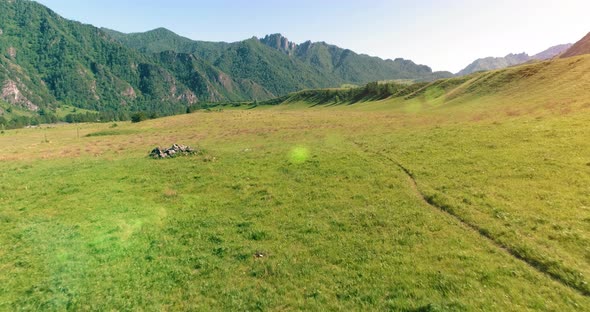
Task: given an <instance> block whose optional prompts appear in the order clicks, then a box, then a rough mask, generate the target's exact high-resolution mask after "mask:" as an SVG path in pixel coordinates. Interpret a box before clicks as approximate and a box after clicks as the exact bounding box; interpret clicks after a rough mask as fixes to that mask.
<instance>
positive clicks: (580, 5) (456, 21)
mask: <svg viewBox="0 0 590 312" xmlns="http://www.w3.org/2000/svg"><path fill="white" fill-rule="evenodd" d="M38 2H39V3H42V4H44V5H46V6H47V7H49V8H50V9H52V10H54V11H56V12H57V13H58V14H60V15H62V16H64V17H65V18H68V19H72V20H76V21H80V22H83V23H88V24H92V25H95V26H97V27H106V28H110V29H114V30H117V31H122V32H126V33H128V32H144V31H148V30H151V29H155V28H158V27H165V28H167V29H170V30H171V31H174V32H175V33H177V34H179V35H181V36H185V37H188V38H190V39H194V40H204V41H226V42H234V41H239V40H244V39H247V38H251V37H252V36H257V37H264V36H265V35H267V34H273V33H281V34H283V35H284V36H285V37H287V38H289V40H291V41H293V42H296V43H301V42H304V41H307V40H311V41H325V42H328V43H330V44H335V45H337V46H340V47H342V48H347V49H351V50H353V51H355V52H357V53H362V54H368V55H371V56H378V57H381V58H383V59H395V58H400V57H401V58H404V59H410V60H412V61H414V62H416V63H418V64H424V65H428V66H430V67H432V68H433V70H437V71H438V70H448V71H451V72H453V73H456V72H458V71H459V70H461V69H463V68H464V67H465V66H467V65H468V64H469V63H471V62H472V61H473V60H475V59H477V58H482V57H488V56H494V57H500V56H505V55H506V54H509V53H521V52H526V53H528V54H530V55H533V54H536V53H538V52H541V51H543V50H545V49H547V48H549V47H550V46H554V45H557V44H564V43H574V42H576V41H577V40H579V39H580V38H582V37H583V36H584V35H585V34H586V33H588V32H589V31H590V22H589V21H588V20H587V19H586V17H585V14H586V12H587V11H588V9H590V4H588V3H586V2H585V1H572V0H570V1H561V2H560V4H559V6H555V2H550V1H548V0H541V1H516V2H510V1H494V2H493V3H492V2H489V1H466V0H455V1H445V3H440V2H437V1H414V2H412V3H409V2H406V1H381V0H379V1H372V2H371V3H370V4H367V3H359V2H355V1H338V2H336V1H324V2H321V3H319V2H314V1H310V0H301V1H297V2H291V3H281V4H276V3H273V2H272V1H268V0H264V1H251V2H248V3H242V2H236V1H229V0H225V1H216V2H215V3H210V2H206V1H185V0H171V1H167V2H166V3H164V2H163V1H150V2H148V3H145V2H141V1H137V0H132V1H113V0H102V1H98V0H88V1H84V2H73V3H72V2H70V1H67V0H39V1H38Z"/></svg>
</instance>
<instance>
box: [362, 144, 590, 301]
mask: <svg viewBox="0 0 590 312" xmlns="http://www.w3.org/2000/svg"><path fill="white" fill-rule="evenodd" d="M353 143H354V144H355V145H356V146H357V147H359V148H360V149H361V150H363V151H364V152H365V153H369V154H372V155H374V156H378V157H381V158H383V159H386V160H387V161H389V162H391V163H393V164H394V165H395V166H396V167H398V168H399V169H400V170H401V171H402V172H404V174H405V175H406V176H407V177H408V181H409V184H410V187H411V188H412V190H413V191H414V192H415V193H416V195H417V196H418V197H420V199H422V201H424V203H425V204H427V205H428V206H429V207H432V208H434V209H435V210H437V211H441V212H443V213H445V214H447V215H449V216H451V217H452V218H454V219H455V220H457V221H459V222H460V224H461V225H464V227H465V228H466V229H469V230H472V231H474V232H477V233H478V234H479V235H480V236H481V237H482V238H483V239H485V240H487V241H489V242H490V243H492V245H494V246H496V247H498V248H499V249H501V250H503V251H505V252H506V253H507V254H509V255H510V256H512V257H514V258H515V259H517V260H520V261H522V262H523V263H524V264H526V265H527V266H529V267H531V268H532V269H534V270H536V271H538V272H540V273H542V274H545V275H547V276H548V277H550V278H551V279H553V280H555V281H556V282H558V283H560V284H562V285H564V286H566V287H569V288H571V289H572V290H574V291H576V292H578V293H580V294H581V295H583V296H587V297H588V296H590V292H589V291H588V290H587V289H585V288H583V287H578V286H577V285H572V284H571V283H568V281H566V280H564V279H563V278H562V277H561V276H560V275H558V274H554V273H552V272H550V271H548V270H545V269H544V268H543V264H542V263H539V262H538V261H536V260H535V259H529V258H526V257H523V256H521V255H519V254H518V252H517V251H515V250H514V249H512V248H510V246H507V245H505V244H502V243H501V242H499V241H498V240H496V239H495V238H494V237H493V236H492V235H491V234H490V233H488V232H487V231H485V230H484V229H482V228H481V227H479V226H478V225H476V224H474V223H471V222H469V221H467V220H465V218H462V217H461V216H460V215H458V214H456V213H453V212H452V211H451V210H449V209H448V208H447V207H444V206H442V205H439V204H438V203H436V202H435V201H433V200H432V198H430V197H429V196H427V195H425V194H424V193H422V192H421V191H420V187H419V186H418V183H417V182H416V179H415V177H414V174H413V173H412V171H411V170H410V169H408V168H407V167H406V166H404V165H403V164H402V163H401V162H399V161H397V160H395V159H394V158H392V157H390V156H388V155H385V154H383V153H380V152H374V151H371V150H370V149H369V147H368V146H367V145H365V144H363V143H361V142H353Z"/></svg>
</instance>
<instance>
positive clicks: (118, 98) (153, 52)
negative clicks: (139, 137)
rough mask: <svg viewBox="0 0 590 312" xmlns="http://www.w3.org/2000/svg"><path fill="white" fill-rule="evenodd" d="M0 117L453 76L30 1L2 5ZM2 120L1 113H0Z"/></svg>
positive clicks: (312, 47)
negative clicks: (131, 23)
mask: <svg viewBox="0 0 590 312" xmlns="http://www.w3.org/2000/svg"><path fill="white" fill-rule="evenodd" d="M0 52H1V53H0V90H1V93H0V110H2V111H6V110H8V109H9V107H12V108H14V109H15V110H21V111H22V112H23V114H25V113H31V112H36V111H42V112H44V113H46V112H51V111H53V110H55V109H56V107H57V106H59V105H62V104H65V105H71V106H75V107H78V108H83V109H88V110H93V111H115V112H117V111H126V112H129V111H150V112H157V113H159V114H174V113H179V112H183V111H185V110H186V108H187V106H190V105H194V104H196V103H206V102H220V101H251V100H266V99H270V98H274V97H277V96H281V95H285V94H287V93H289V92H293V91H298V90H301V89H308V88H326V87H338V86H340V85H342V84H365V83H368V82H370V81H376V80H395V79H410V80H435V79H437V78H441V77H450V76H452V74H451V73H449V72H433V71H432V70H431V69H430V68H429V67H428V66H424V65H418V64H415V63H413V62H412V61H409V60H404V59H395V60H383V59H380V58H377V57H370V56H367V55H362V54H357V53H355V52H353V51H351V50H347V49H342V48H339V47H337V46H334V45H329V44H326V43H324V42H309V41H308V42H305V43H303V44H295V43H292V42H290V41H289V40H288V39H287V38H285V37H283V36H282V35H280V34H275V35H269V36H266V37H265V38H262V39H258V38H255V37H253V38H250V39H247V40H243V41H239V42H234V43H224V42H203V41H194V40H190V39H188V38H184V37H181V36H179V35H177V34H175V33H173V32H171V31H169V30H166V29H164V28H158V29H155V30H152V31H148V32H145V33H134V34H124V33H121V32H117V31H113V30H109V29H99V28H96V27H94V26H92V25H86V24H82V23H79V22H74V21H70V20H67V19H65V18H63V17H61V16H59V15H58V14H56V13H55V12H53V11H52V10H50V9H49V8H47V7H45V6H43V5H41V4H39V3H36V2H33V1H28V0H0ZM0 113H1V112H0Z"/></svg>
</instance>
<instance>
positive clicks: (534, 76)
mask: <svg viewBox="0 0 590 312" xmlns="http://www.w3.org/2000/svg"><path fill="white" fill-rule="evenodd" d="M523 90H526V92H523ZM588 90H590V56H589V55H585V56H579V57H572V58H568V59H557V60H551V61H545V62H538V63H533V64H525V65H521V66H516V67H511V68H506V69H502V70H495V71H489V72H479V73H475V74H472V75H469V76H465V77H457V78H449V79H441V80H437V81H434V82H430V83H416V84H412V85H404V84H400V83H395V82H387V83H371V84H368V85H367V86H365V87H360V88H347V89H344V88H340V89H320V90H304V91H300V92H296V93H291V94H289V95H287V96H284V97H281V98H278V99H274V100H270V101H265V102H261V103H260V104H263V105H279V104H286V105H287V104H288V105H292V104H295V103H305V104H306V105H308V106H312V107H316V106H324V107H337V106H341V107H343V108H344V107H349V106H350V107H357V106H356V105H352V104H357V103H366V104H367V105H363V106H364V107H359V109H363V110H364V109H366V108H367V107H369V106H371V107H375V108H378V109H379V110H397V111H403V112H411V113H416V112H427V111H435V112H437V113H438V112H451V111H452V112H467V111H469V112H470V113H473V112H479V113H481V114H484V115H487V116H489V115H496V114H498V113H499V114H501V115H506V116H520V115H526V114H530V113H539V114H543V113H547V112H551V113H568V112H570V111H573V110H576V109H578V108H588V107H590V103H589V102H588V101H587V99H588V95H589V94H588ZM368 102H371V103H368Z"/></svg>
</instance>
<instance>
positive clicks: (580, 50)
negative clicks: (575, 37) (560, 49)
mask: <svg viewBox="0 0 590 312" xmlns="http://www.w3.org/2000/svg"><path fill="white" fill-rule="evenodd" d="M583 54H590V33H588V34H587V35H586V36H584V38H582V39H581V40H580V41H578V42H576V43H575V44H574V45H573V46H572V47H571V48H570V49H569V50H567V51H566V52H565V53H564V54H562V55H561V57H562V58H565V57H571V56H576V55H583Z"/></svg>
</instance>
